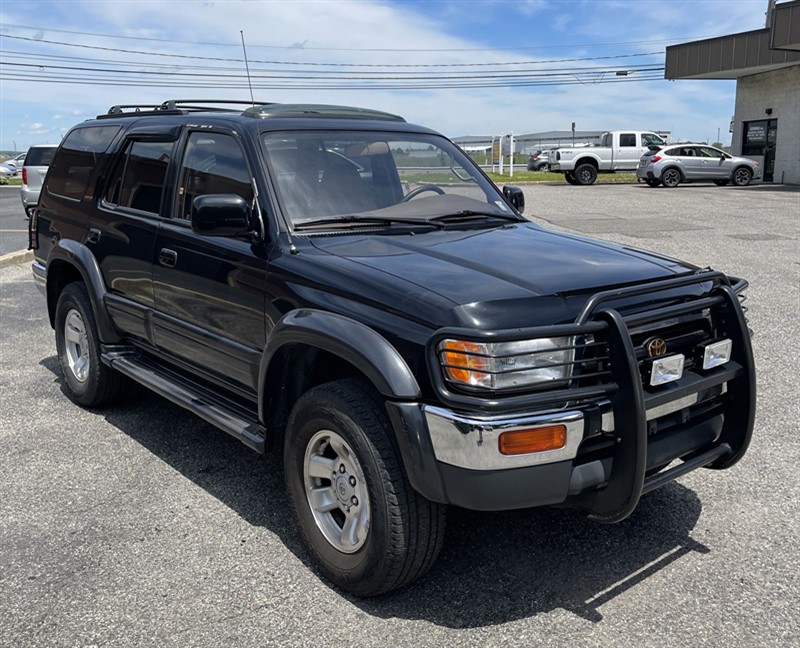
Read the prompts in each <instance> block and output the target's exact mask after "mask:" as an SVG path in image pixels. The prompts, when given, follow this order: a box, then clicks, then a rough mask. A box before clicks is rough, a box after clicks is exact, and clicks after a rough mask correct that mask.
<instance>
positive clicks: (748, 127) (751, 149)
mask: <svg viewBox="0 0 800 648" xmlns="http://www.w3.org/2000/svg"><path fill="white" fill-rule="evenodd" d="M742 140H743V141H742V155H764V148H765V147H766V144H767V120H766V119H760V120H758V121H751V122H745V123H744V135H743V138H742Z"/></svg>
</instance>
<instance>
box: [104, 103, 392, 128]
mask: <svg viewBox="0 0 800 648" xmlns="http://www.w3.org/2000/svg"><path fill="white" fill-rule="evenodd" d="M242 106H246V108H245V109H244V111H242ZM192 112H219V113H236V114H241V115H244V116H246V117H256V118H268V117H284V118H291V117H320V118H327V119H375V120H379V121H394V122H405V121H406V120H405V119H403V118H402V117H400V116H399V115H393V114H391V113H387V112H383V111H381V110H370V109H368V108H354V107H353V106H332V105H328V104H279V103H271V102H268V101H256V102H253V101H239V100H237V99H169V100H167V101H164V102H163V103H160V104H120V105H116V106H111V108H109V109H108V112H107V113H106V114H105V115H98V116H97V119H110V118H113V117H132V116H137V117H139V116H145V115H186V114H188V113H192Z"/></svg>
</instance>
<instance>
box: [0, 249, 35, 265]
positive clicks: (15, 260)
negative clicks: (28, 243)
mask: <svg viewBox="0 0 800 648" xmlns="http://www.w3.org/2000/svg"><path fill="white" fill-rule="evenodd" d="M27 261H33V250H19V251H18V252H11V253H10V254H4V255H2V256H0V268H6V267H8V266H11V265H22V264H23V263H25V262H27Z"/></svg>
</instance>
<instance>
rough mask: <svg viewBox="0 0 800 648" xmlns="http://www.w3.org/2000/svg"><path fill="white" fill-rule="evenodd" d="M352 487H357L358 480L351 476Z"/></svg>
mask: <svg viewBox="0 0 800 648" xmlns="http://www.w3.org/2000/svg"><path fill="white" fill-rule="evenodd" d="M350 485H351V486H355V485H356V478H355V477H353V476H352V475H351V476H350Z"/></svg>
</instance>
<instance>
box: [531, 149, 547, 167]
mask: <svg viewBox="0 0 800 648" xmlns="http://www.w3.org/2000/svg"><path fill="white" fill-rule="evenodd" d="M546 166H547V154H546V153H545V152H544V151H541V150H539V151H534V152H533V153H531V155H530V157H529V158H528V171H541V170H542V169H543V168H544V167H546Z"/></svg>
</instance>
